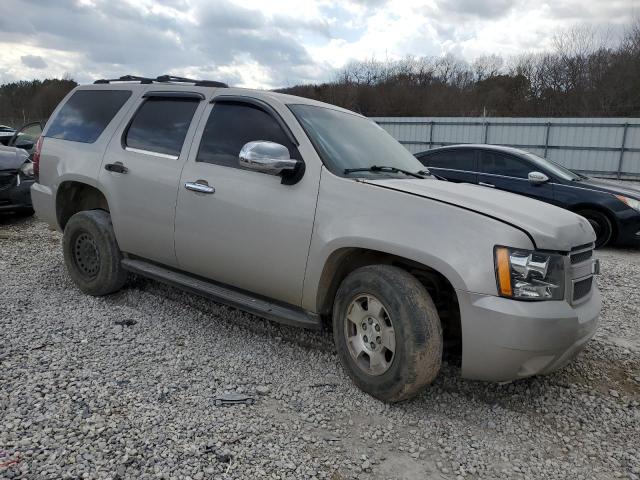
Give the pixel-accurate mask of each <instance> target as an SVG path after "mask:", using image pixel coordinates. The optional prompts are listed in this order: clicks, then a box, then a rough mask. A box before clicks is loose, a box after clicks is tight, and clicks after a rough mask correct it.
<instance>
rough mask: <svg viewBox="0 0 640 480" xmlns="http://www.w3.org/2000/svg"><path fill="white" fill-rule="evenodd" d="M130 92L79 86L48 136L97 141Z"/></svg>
mask: <svg viewBox="0 0 640 480" xmlns="http://www.w3.org/2000/svg"><path fill="white" fill-rule="evenodd" d="M130 96H131V91H129V90H79V91H77V92H76V93H74V94H73V95H71V97H70V98H69V100H67V103H65V104H64V105H63V106H62V108H61V109H60V111H59V112H58V114H57V115H56V117H55V118H54V119H53V121H52V122H51V125H50V126H49V130H48V131H47V136H48V137H53V138H60V139H62V140H71V141H72V142H82V143H93V142H95V141H96V140H97V139H98V137H99V136H100V135H101V134H102V132H103V131H104V129H105V128H106V127H107V125H109V122H110V121H111V120H112V119H113V117H114V116H115V115H116V113H118V110H120V109H121V108H122V106H123V105H124V103H125V102H126V101H127V100H128V99H129V97H130Z"/></svg>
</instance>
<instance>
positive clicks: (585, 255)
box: [571, 250, 593, 265]
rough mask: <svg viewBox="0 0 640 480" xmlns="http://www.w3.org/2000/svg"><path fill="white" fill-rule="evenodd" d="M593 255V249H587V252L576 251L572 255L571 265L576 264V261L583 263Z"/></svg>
mask: <svg viewBox="0 0 640 480" xmlns="http://www.w3.org/2000/svg"><path fill="white" fill-rule="evenodd" d="M591 257H593V250H587V251H586V252H580V253H574V254H573V255H571V265H575V264H576V263H581V262H584V261H587V260H589V259H590V258H591Z"/></svg>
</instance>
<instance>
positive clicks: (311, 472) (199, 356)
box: [0, 217, 640, 480]
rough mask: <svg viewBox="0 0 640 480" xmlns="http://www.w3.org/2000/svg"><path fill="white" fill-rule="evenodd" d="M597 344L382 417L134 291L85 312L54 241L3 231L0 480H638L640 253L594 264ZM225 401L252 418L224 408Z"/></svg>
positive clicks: (326, 356)
mask: <svg viewBox="0 0 640 480" xmlns="http://www.w3.org/2000/svg"><path fill="white" fill-rule="evenodd" d="M599 256H600V258H601V259H602V270H603V273H604V274H603V275H602V276H601V277H600V278H599V284H600V287H601V289H602V290H603V292H604V308H603V314H602V326H601V328H600V329H599V332H598V334H597V335H596V337H595V338H594V339H593V340H592V341H591V342H590V343H589V344H588V346H587V348H586V349H585V351H584V352H583V353H582V354H581V355H580V356H579V357H578V358H577V359H576V360H575V361H574V362H573V363H571V364H570V365H569V366H568V367H566V368H565V369H564V370H562V371H560V372H557V373H555V374H553V375H550V376H547V377H543V378H534V379H527V380H523V381H519V382H516V383H512V384H507V385H496V384H486V383H480V382H472V381H466V380H461V379H460V378H459V377H458V373H459V372H458V370H457V368H455V367H453V366H448V365H445V366H444V368H443V371H442V373H441V375H440V376H439V377H438V378H437V380H436V381H435V383H434V384H433V385H432V386H431V387H430V388H429V389H428V390H427V391H426V392H424V394H422V395H421V396H419V397H418V398H416V399H414V400H412V401H409V402H406V403H403V404H399V405H385V404H383V403H381V402H379V401H377V400H374V399H373V398H371V397H368V396H367V395H365V394H363V393H362V392H360V391H359V390H358V389H356V388H355V387H354V386H353V385H352V384H351V383H350V381H349V380H348V378H347V377H346V375H345V374H344V373H343V372H342V370H341V368H340V366H339V363H338V358H337V356H336V353H335V351H334V347H333V343H332V339H331V336H330V335H329V334H328V333H315V332H307V331H301V330H297V329H293V328H288V327H284V326H281V325H278V324H274V323H270V322H267V321H264V320H261V319H259V318H256V317H253V316H251V315H247V314H244V313H241V312H238V311H236V310H233V309H230V308H226V307H223V306H219V305H216V304H214V303H212V302H209V301H206V300H203V299H201V298H199V297H196V296H193V295H188V294H185V293H182V292H180V291H178V290H176V289H173V288H169V287H166V286H163V285H160V284H158V283H155V282H152V281H148V280H144V279H139V278H138V279H133V280H132V281H131V282H130V284H129V286H128V288H127V289H125V290H123V291H122V292H120V293H118V294H115V295H112V296H109V297H106V298H92V297H88V296H85V295H83V294H81V293H80V291H79V290H77V289H76V288H75V287H74V285H73V284H72V283H71V281H70V279H69V277H68V276H67V275H66V273H65V270H64V268H63V261H62V255H61V248H60V235H59V234H58V233H55V232H52V231H49V230H48V229H47V228H46V226H45V225H44V224H42V223H38V222H37V221H36V220H34V219H16V218H12V217H5V218H2V217H0V328H1V330H0V331H1V332H2V342H1V344H0V375H1V377H2V387H1V389H0V477H3V478H51V479H53V478H55V479H58V478H74V479H78V478H90V479H98V478H111V479H125V478H136V479H137V478H171V479H203V478H207V479H208V478H273V479H278V478H280V479H285V478H286V479H289V478H290V479H299V478H328V479H332V480H340V479H350V478H362V479H364V478H367V479H369V478H372V479H387V478H404V479H425V478H427V479H442V478H446V479H449V478H451V479H460V478H523V479H539V478H549V479H557V478H573V479H581V478H598V479H601V478H630V479H638V477H639V476H640V427H639V425H640V422H639V420H640V406H639V400H640V368H639V367H640V330H639V328H638V318H639V316H640V315H639V314H640V290H639V289H638V285H640V250H619V249H617V250H614V249H607V250H604V251H602V252H600V253H599ZM225 391H230V392H241V393H247V394H250V395H252V396H255V398H256V400H257V403H256V404H255V405H253V406H233V407H216V406H214V402H213V399H214V398H215V397H216V395H218V394H221V393H223V392H225Z"/></svg>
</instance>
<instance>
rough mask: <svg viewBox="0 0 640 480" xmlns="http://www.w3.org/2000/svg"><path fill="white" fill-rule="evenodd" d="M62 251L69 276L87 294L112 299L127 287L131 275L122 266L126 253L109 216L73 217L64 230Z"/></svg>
mask: <svg viewBox="0 0 640 480" xmlns="http://www.w3.org/2000/svg"><path fill="white" fill-rule="evenodd" d="M62 249H63V253H64V263H65V266H66V267H67V271H68V272H69V276H70V277H71V279H72V280H73V282H74V283H75V284H76V285H77V286H78V288H79V289H80V290H82V291H83V292H84V293H86V294H89V295H94V296H100V295H108V294H110V293H113V292H116V291H118V290H120V289H121V288H122V286H123V285H124V284H125V282H126V280H127V272H126V271H125V270H124V269H123V268H122V265H121V264H120V262H121V260H122V253H121V252H120V248H119V247H118V242H117V241H116V236H115V234H114V232H113V226H112V224H111V216H110V215H109V213H108V212H106V211H104V210H87V211H82V212H78V213H76V214H75V215H73V216H72V217H71V218H70V219H69V222H68V223H67V225H66V226H65V229H64V235H63V237H62Z"/></svg>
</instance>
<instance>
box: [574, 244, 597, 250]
mask: <svg viewBox="0 0 640 480" xmlns="http://www.w3.org/2000/svg"><path fill="white" fill-rule="evenodd" d="M585 248H589V249H592V248H593V243H585V244H584V245H578V246H577V247H573V248H572V249H571V251H572V252H575V251H576V250H584V249H585Z"/></svg>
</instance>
